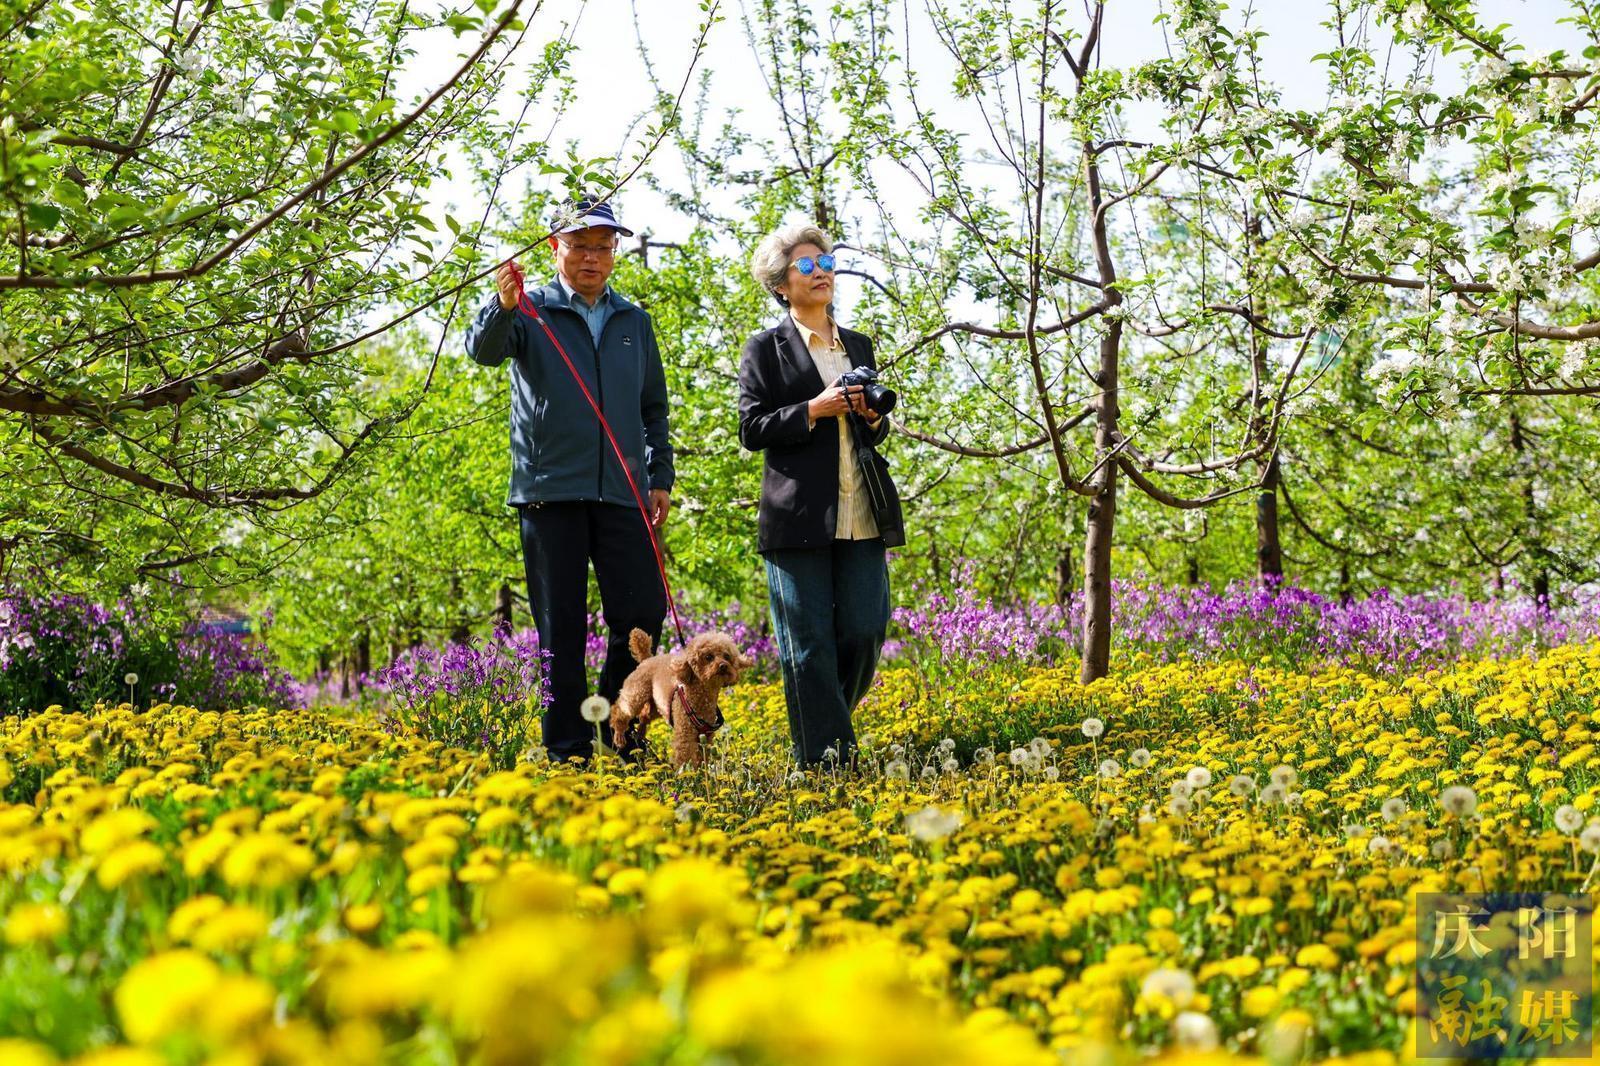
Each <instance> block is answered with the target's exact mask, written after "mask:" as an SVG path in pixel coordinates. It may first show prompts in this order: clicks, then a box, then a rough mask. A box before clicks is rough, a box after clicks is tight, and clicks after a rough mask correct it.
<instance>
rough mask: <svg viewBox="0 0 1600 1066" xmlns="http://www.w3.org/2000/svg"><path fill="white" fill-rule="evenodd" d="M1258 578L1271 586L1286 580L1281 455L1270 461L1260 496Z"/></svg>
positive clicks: (1257, 511)
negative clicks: (1280, 511) (1280, 522)
mask: <svg viewBox="0 0 1600 1066" xmlns="http://www.w3.org/2000/svg"><path fill="white" fill-rule="evenodd" d="M1256 577H1257V578H1258V579H1259V580H1260V582H1261V584H1262V585H1265V586H1267V587H1271V586H1273V585H1277V584H1279V583H1280V582H1282V581H1283V540H1282V538H1281V533H1280V530H1279V526H1278V453H1277V452H1276V451H1274V452H1273V453H1272V458H1271V459H1269V460H1267V472H1266V476H1265V477H1264V478H1263V479H1262V481H1261V492H1260V494H1259V495H1257V496H1256Z"/></svg>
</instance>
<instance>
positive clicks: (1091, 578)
mask: <svg viewBox="0 0 1600 1066" xmlns="http://www.w3.org/2000/svg"><path fill="white" fill-rule="evenodd" d="M1105 473H1106V475H1107V476H1106V485H1105V488H1104V489H1102V490H1101V492H1100V493H1099V495H1096V496H1091V497H1090V498H1089V532H1088V535H1087V536H1086V537H1085V539H1084V548H1083V600H1084V603H1083V667H1082V669H1081V670H1080V671H1079V675H1078V676H1079V680H1081V681H1082V682H1083V683H1084V684H1085V685H1087V684H1088V683H1089V682H1091V681H1094V680H1096V679H1098V678H1102V677H1105V676H1106V674H1107V673H1109V672H1110V670H1111V538H1112V535H1113V533H1114V532H1115V528H1116V519H1117V468H1116V464H1115V463H1107V464H1106V470H1105Z"/></svg>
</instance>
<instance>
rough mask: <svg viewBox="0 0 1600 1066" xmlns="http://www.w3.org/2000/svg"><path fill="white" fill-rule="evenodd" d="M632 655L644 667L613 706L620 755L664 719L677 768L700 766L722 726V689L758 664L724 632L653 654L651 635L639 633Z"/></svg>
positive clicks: (614, 736) (636, 671)
mask: <svg viewBox="0 0 1600 1066" xmlns="http://www.w3.org/2000/svg"><path fill="white" fill-rule="evenodd" d="M628 650H629V651H631V652H633V657H634V659H636V660H638V663H639V665H638V666H636V667H634V669H633V673H631V674H629V675H628V679H627V680H626V681H624V682H623V683H622V692H621V693H620V694H619V695H618V696H617V702H616V703H615V704H613V705H612V707H611V738H612V742H613V743H614V744H615V745H616V748H617V750H618V751H625V750H627V747H628V741H629V740H630V738H631V739H635V740H640V741H642V740H643V739H644V734H645V730H646V729H648V728H649V726H650V723H651V722H653V721H655V720H656V719H657V718H663V719H665V720H666V721H667V723H668V724H669V725H670V726H671V728H672V765H673V766H683V765H684V764H685V763H692V764H694V765H696V766H698V765H700V764H701V763H702V762H704V761H705V748H704V742H705V740H706V739H707V738H708V737H710V736H711V734H712V733H715V732H716V731H717V728H718V727H719V726H721V725H722V709H721V708H720V707H719V706H718V705H717V701H718V699H719V698H720V697H721V695H722V690H723V689H724V688H727V687H728V686H729V685H733V684H737V683H738V681H739V675H740V673H741V672H742V671H744V670H748V669H749V668H750V667H751V666H752V665H754V664H753V663H752V662H751V661H750V660H749V659H747V658H745V656H744V655H743V654H741V653H740V651H739V649H738V647H737V646H736V645H735V644H734V643H733V641H732V640H730V639H729V638H728V637H726V636H724V635H723V634H721V633H702V634H701V635H700V636H698V637H695V638H694V639H693V640H691V641H690V642H689V643H688V645H687V646H686V647H684V649H683V650H682V651H680V652H676V653H671V654H669V653H665V652H663V653H662V654H660V655H651V654H650V636H649V634H647V633H645V632H644V630H642V629H635V630H634V631H633V632H632V633H630V634H628Z"/></svg>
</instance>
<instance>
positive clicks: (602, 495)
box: [579, 297, 617, 503]
mask: <svg viewBox="0 0 1600 1066" xmlns="http://www.w3.org/2000/svg"><path fill="white" fill-rule="evenodd" d="M608 298H609V297H608ZM579 317H580V318H581V317H583V316H581V315H580V316H579ZM615 317H617V316H616V312H612V313H611V314H609V315H607V316H606V321H605V325H603V326H601V327H600V341H601V344H596V343H595V341H594V334H593V333H591V332H589V323H588V322H587V321H585V322H584V323H583V334H584V336H586V337H588V338H589V349H590V351H592V352H594V402H595V403H597V404H599V405H600V410H601V411H604V410H605V409H606V385H605V380H604V379H603V378H602V377H601V376H600V350H601V348H602V347H603V345H604V342H605V339H606V327H607V326H610V325H611V320H612V319H613V318H615ZM594 431H595V451H596V452H597V453H598V457H599V462H598V463H597V464H596V471H595V479H594V490H595V493H594V494H595V498H596V499H597V500H599V501H600V502H601V503H604V502H605V499H606V431H605V428H604V427H603V426H601V425H600V420H599V419H595V426H594Z"/></svg>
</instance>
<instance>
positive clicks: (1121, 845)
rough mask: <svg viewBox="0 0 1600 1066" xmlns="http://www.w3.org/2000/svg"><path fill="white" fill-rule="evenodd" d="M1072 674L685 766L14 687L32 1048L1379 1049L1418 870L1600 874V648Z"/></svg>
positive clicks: (207, 1059) (909, 700)
mask: <svg viewBox="0 0 1600 1066" xmlns="http://www.w3.org/2000/svg"><path fill="white" fill-rule="evenodd" d="M969 669H975V668H970V667H969ZM1071 674H1072V671H1071V670H1069V669H1066V668H1063V669H1044V668H1032V669H1022V668H1017V669H1015V670H1012V671H1010V672H1007V671H1005V670H1003V669H1000V668H994V669H987V670H985V671H981V672H968V673H963V672H961V670H959V669H957V668H955V667H950V668H935V667H929V666H927V665H923V666H918V667H910V666H898V667H895V668H892V669H890V670H888V671H886V672H885V673H884V674H883V675H882V676H881V678H880V681H879V683H878V686H877V687H876V688H875V689H874V690H873V693H872V695H871V696H870V697H869V699H868V702H867V704H865V705H864V706H863V708H862V710H861V712H860V718H859V722H860V728H861V730H862V731H863V733H864V734H870V737H868V736H865V735H864V736H863V743H864V745H865V746H866V752H865V755H864V758H863V759H862V761H861V765H860V767H859V768H857V769H856V770H854V771H851V772H849V773H844V772H839V773H832V774H828V773H824V774H820V775H818V774H812V775H807V776H802V775H798V774H792V773H791V772H790V771H789V769H788V767H787V765H786V761H785V760H786V754H787V753H786V739H785V736H784V727H783V721H784V719H783V709H782V693H781V690H780V688H779V687H778V686H776V685H746V686H743V687H741V688H738V689H735V690H733V692H732V693H731V695H730V697H729V702H728V707H727V709H728V711H729V719H730V722H731V727H730V729H729V730H728V731H727V734H726V735H725V736H724V737H723V738H721V740H720V741H719V751H718V754H717V755H716V757H715V758H714V759H713V760H712V762H711V764H710V765H709V766H708V767H707V768H706V769H705V770H703V771H697V772H693V773H689V774H685V775H681V776H680V775H674V774H673V773H672V772H671V771H670V770H669V769H668V768H667V767H666V766H665V765H664V764H663V763H662V762H660V761H656V762H654V763H653V764H652V765H651V766H650V767H649V768H647V769H645V770H643V771H635V770H630V771H627V772H623V771H622V770H621V769H620V768H618V767H617V766H615V765H614V764H612V765H609V766H608V765H605V764H602V765H601V766H600V767H599V768H598V769H594V770H590V771H577V770H574V769H572V768H568V767H551V766H549V765H547V764H545V763H543V762H540V761H525V762H521V763H519V764H518V765H517V766H516V768H515V769H513V770H510V771H505V770H497V769H495V767H494V765H493V764H492V762H491V760H490V759H489V758H488V757H486V756H484V755H482V754H478V753H468V752H464V751H461V750H457V749H448V748H445V747H443V746H441V745H440V744H438V743H436V742H434V743H430V742H426V741H422V740H419V739H416V738H414V737H409V736H407V735H405V733H404V732H403V731H400V732H395V731H393V730H392V729H386V728H384V724H383V723H381V722H379V721H376V720H374V719H372V718H370V717H362V716H360V715H357V714H355V713H353V712H333V711H280V712H274V711H268V710H232V711H215V710H200V709H195V708H189V707H177V706H168V705H158V706H155V707H152V708H149V709H135V708H133V707H131V706H128V705H123V706H120V707H99V708H96V709H95V710H93V711H92V712H85V713H75V712H72V711H68V710H62V709H60V708H52V709H51V710H49V711H47V712H46V713H44V714H41V715H37V716H34V717H30V718H8V719H5V720H4V721H3V723H0V785H3V799H4V803H0V925H3V933H4V945H3V948H0V1034H5V1035H4V1038H3V1039H0V1061H3V1062H5V1063H7V1064H32V1063H54V1062H58V1061H59V1062H75V1063H82V1064H85V1066H87V1064H95V1066H113V1064H115V1066H143V1064H157V1063H169V1062H170V1063H213V1064H218V1066H233V1064H239V1066H245V1064H254V1063H351V1064H361V1063H452V1062H469V1061H471V1062H483V1063H490V1064H510V1063H538V1062H564V1063H598V1064H607V1063H615V1064H623V1063H691V1062H703V1061H707V1060H715V1061H720V1062H728V1063H746V1062H748V1063H796V1064H798V1063H806V1064H811V1063H907V1064H910V1063H917V1064H927V1063H935V1062H938V1063H947V1062H954V1063H965V1062H970V1063H1029V1062H1055V1061H1060V1059H1061V1058H1063V1057H1065V1058H1067V1059H1069V1060H1072V1061H1093V1062H1102V1063H1103V1062H1112V1061H1123V1060H1131V1059H1135V1058H1137V1057H1141V1056H1146V1055H1150V1054H1166V1055H1191V1056H1204V1055H1206V1053H1210V1052H1221V1053H1229V1052H1231V1053H1238V1054H1242V1055H1249V1056H1261V1057H1263V1058H1265V1059H1267V1060H1270V1061H1272V1062H1291V1061H1320V1060H1323V1059H1327V1058H1331V1057H1334V1056H1340V1057H1342V1058H1343V1059H1345V1060H1346V1061H1350V1060H1355V1061H1358V1062H1359V1061H1380V1062H1387V1061H1391V1060H1394V1059H1397V1058H1398V1059H1404V1058H1406V1057H1407V1045H1408V1043H1409V1041H1408V1038H1407V1034H1408V1030H1409V1026H1410V1024H1411V1023H1410V1018H1409V1011H1410V1010H1411V1009H1412V1007H1413V1006H1414V1001H1413V993H1412V992H1411V984H1412V979H1413V971H1412V962H1413V959H1414V956H1415V948H1414V946H1413V944H1414V938H1413V937H1414V934H1413V922H1414V918H1413V907H1412V904H1411V897H1412V895H1413V894H1414V893H1416V892H1418V891H1432V890H1445V889H1452V890H1454V889H1464V890H1492V889H1497V888H1508V889H1509V888H1515V889H1519V890H1527V889H1545V888H1558V887H1565V888H1577V887H1580V886H1584V885H1586V884H1587V883H1588V881H1589V877H1590V875H1591V873H1592V872H1593V868H1594V862H1595V856H1596V853H1597V852H1600V821H1597V822H1595V823H1594V824H1593V825H1592V826H1591V825H1590V824H1589V815H1590V812H1591V809H1592V808H1593V806H1594V804H1595V802H1596V798H1597V796H1600V781H1597V778H1596V773H1595V769H1596V767H1597V766H1600V753H1597V752H1596V748H1595V736H1596V731H1597V729H1600V700H1597V696H1596V693H1597V689H1600V644H1590V645H1585V646H1568V647H1562V648H1557V649H1555V650H1553V651H1549V652H1546V653H1544V654H1543V655H1541V656H1540V657H1539V658H1538V659H1536V660H1534V659H1509V660H1502V661H1496V660H1484V661H1463V662H1459V663H1457V664H1455V665H1454V666H1452V667H1450V668H1448V669H1434V670H1429V671H1426V672H1423V673H1420V674H1418V675H1416V676H1402V677H1397V678H1385V677H1381V676H1374V675H1371V674H1368V673H1363V672H1359V671H1357V670H1354V669H1351V668H1344V667H1337V666H1329V667H1325V668H1322V669H1320V670H1317V671H1313V672H1292V671H1289V670H1281V669H1273V668H1266V667H1259V666H1257V667H1252V666H1251V665H1250V664H1247V663H1243V662H1238V661H1232V662H1221V663H1215V664H1205V663H1193V662H1185V663H1177V664H1167V665H1158V664H1155V663H1153V662H1145V661H1138V660H1133V661H1127V662H1124V663H1122V664H1120V669H1119V670H1118V672H1117V675H1116V677H1115V678H1114V679H1113V680H1110V681H1105V682H1098V683H1096V684H1095V685H1093V686H1089V687H1087V688H1085V687H1082V686H1079V685H1078V684H1077V683H1076V682H1075V681H1074V680H1073V679H1072V676H1071ZM657 739H658V740H659V738H657ZM1596 813H1600V812H1596Z"/></svg>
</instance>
